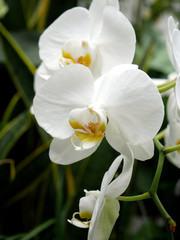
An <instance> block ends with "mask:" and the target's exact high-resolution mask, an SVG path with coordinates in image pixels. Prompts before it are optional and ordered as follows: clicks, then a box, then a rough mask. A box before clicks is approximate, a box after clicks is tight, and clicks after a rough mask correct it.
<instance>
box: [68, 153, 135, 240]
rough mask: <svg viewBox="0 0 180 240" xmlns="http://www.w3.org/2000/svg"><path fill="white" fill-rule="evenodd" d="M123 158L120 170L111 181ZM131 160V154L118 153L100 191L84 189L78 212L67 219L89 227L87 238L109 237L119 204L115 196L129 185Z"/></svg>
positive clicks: (92, 239) (79, 225)
mask: <svg viewBox="0 0 180 240" xmlns="http://www.w3.org/2000/svg"><path fill="white" fill-rule="evenodd" d="M123 159H124V161H123V169H122V172H121V174H120V175H119V176H118V177H117V178H115V179H114V180H113V181H112V179H113V177H114V175H115V173H116V171H117V169H118V167H119V165H120V163H121V162H122V160H123ZM133 162H134V161H133V159H132V156H131V159H128V158H127V157H125V156H122V155H120V156H119V157H117V158H116V159H115V160H114V162H113V163H112V165H111V166H110V168H109V170H108V171H107V172H106V173H105V175H104V177H103V180H102V184H101V189H100V191H98V190H97V191H87V190H85V194H86V195H85V197H82V198H81V199H80V201H79V212H78V213H75V214H74V215H73V218H72V219H71V220H68V221H69V222H70V223H71V224H73V225H75V226H77V227H81V228H88V227H89V232H88V240H100V239H103V240H107V239H109V236H110V234H111V231H112V228H113V226H114V224H115V222H116V220H117V218H118V216H119V210H120V205H119V202H118V200H117V199H116V198H117V197H118V196H119V195H121V194H122V193H123V192H124V191H125V190H126V188H127V187H128V185H129V182H130V179H131V176H132V169H133ZM111 181H112V182H111ZM77 216H79V217H80V219H78V218H77Z"/></svg>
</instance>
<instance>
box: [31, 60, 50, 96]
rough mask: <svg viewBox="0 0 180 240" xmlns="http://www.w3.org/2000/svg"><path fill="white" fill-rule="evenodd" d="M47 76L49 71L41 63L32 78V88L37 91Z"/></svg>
mask: <svg viewBox="0 0 180 240" xmlns="http://www.w3.org/2000/svg"><path fill="white" fill-rule="evenodd" d="M48 78H49V73H48V72H47V70H46V68H45V65H44V64H43V63H41V65H40V66H39V67H38V69H37V70H36V73H35V78H34V90H35V92H37V91H38V90H39V89H40V88H41V87H42V86H43V85H44V83H45V82H46V80H47V79H48Z"/></svg>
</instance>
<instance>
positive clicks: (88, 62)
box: [62, 49, 92, 67]
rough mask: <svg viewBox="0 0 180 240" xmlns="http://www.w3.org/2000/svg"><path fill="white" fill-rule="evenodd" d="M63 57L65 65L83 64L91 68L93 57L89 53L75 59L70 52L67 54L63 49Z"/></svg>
mask: <svg viewBox="0 0 180 240" xmlns="http://www.w3.org/2000/svg"><path fill="white" fill-rule="evenodd" d="M62 56H63V58H65V59H66V60H65V64H66V65H69V64H70V63H74V64H77V63H79V64H82V65H84V66H86V67H89V66H90V65H91V62H92V61H91V56H90V54H89V53H88V52H87V53H86V54H85V55H84V56H79V57H78V58H77V59H74V58H73V57H72V56H71V54H70V53H69V52H66V51H65V50H64V49H62Z"/></svg>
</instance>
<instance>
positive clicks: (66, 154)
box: [49, 138, 99, 165]
mask: <svg viewBox="0 0 180 240" xmlns="http://www.w3.org/2000/svg"><path fill="white" fill-rule="evenodd" d="M98 146H99V143H97V144H96V145H95V146H94V147H92V148H90V149H86V150H83V151H78V150H75V149H74V146H73V145H72V143H71V138H67V139H63V140H61V139H57V138H54V139H53V140H52V142H51V145H50V150H49V156H50V159H51V161H52V162H55V163H57V164H62V165H68V164H72V163H75V162H78V161H80V160H82V159H84V158H86V157H88V156H90V155H91V154H92V153H93V152H95V151H96V149H97V148H98Z"/></svg>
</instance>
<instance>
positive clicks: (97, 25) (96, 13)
mask: <svg viewBox="0 0 180 240" xmlns="http://www.w3.org/2000/svg"><path fill="white" fill-rule="evenodd" d="M106 6H112V7H115V8H117V9H119V2H118V1H117V0H100V1H99V0H93V1H92V2H91V5H90V7H89V14H90V17H91V19H92V35H93V36H95V35H96V34H97V33H98V32H99V31H100V29H101V25H102V16H103V11H104V8H105V7H106Z"/></svg>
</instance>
